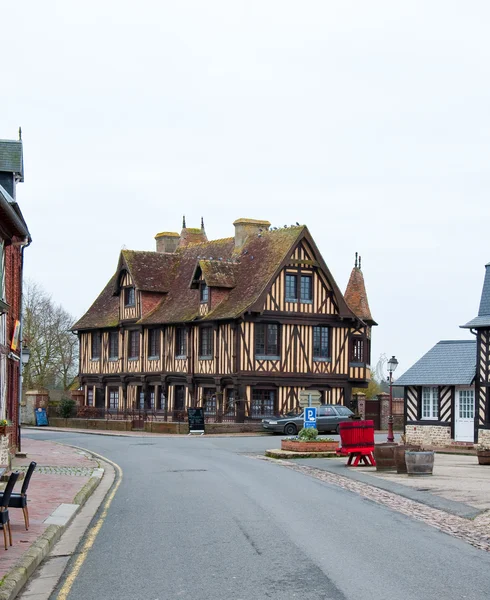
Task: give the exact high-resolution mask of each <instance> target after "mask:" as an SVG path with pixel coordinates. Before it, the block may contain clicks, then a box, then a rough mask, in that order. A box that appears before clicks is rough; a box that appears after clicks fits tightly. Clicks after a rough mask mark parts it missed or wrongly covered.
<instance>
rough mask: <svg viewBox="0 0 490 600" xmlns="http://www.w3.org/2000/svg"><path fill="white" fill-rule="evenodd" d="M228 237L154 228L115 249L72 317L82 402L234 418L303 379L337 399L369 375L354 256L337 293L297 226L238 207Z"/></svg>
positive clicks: (281, 406) (261, 408) (280, 398)
mask: <svg viewBox="0 0 490 600" xmlns="http://www.w3.org/2000/svg"><path fill="white" fill-rule="evenodd" d="M234 226H235V235H234V237H230V238H225V239H218V240H213V241H209V240H208V239H207V236H206V232H205V230H204V224H203V223H202V222H201V228H198V229H191V228H187V227H186V226H185V220H184V227H183V229H182V231H181V233H180V234H178V233H172V232H164V233H160V234H158V235H157V236H156V251H153V252H149V251H133V250H122V251H121V253H120V256H119V261H118V264H117V268H116V272H115V273H114V275H113V276H112V278H111V279H110V281H109V283H108V284H107V285H106V287H105V288H104V290H103V291H102V293H101V294H100V296H99V297H98V298H97V299H96V301H95V302H94V303H93V305H92V306H91V307H90V309H89V310H88V312H87V313H86V314H85V315H84V316H83V317H82V318H81V319H80V320H79V321H78V323H76V324H75V325H74V327H73V329H74V330H75V331H76V332H77V333H78V336H79V339H80V381H81V383H82V385H83V389H84V390H85V403H86V404H87V405H89V406H93V407H96V408H99V409H103V410H108V411H111V410H113V411H116V410H118V411H121V410H126V409H139V408H141V409H145V410H151V411H155V413H157V414H158V413H165V414H174V415H175V412H177V413H178V412H180V411H183V410H184V409H185V408H186V407H189V406H204V407H205V409H206V412H207V413H208V414H210V415H211V414H217V415H220V416H221V417H227V416H228V417H230V415H231V416H232V418H233V419H236V420H238V421H240V420H244V419H259V418H262V417H264V416H267V415H270V414H273V413H278V412H284V411H289V410H293V409H295V408H297V407H298V405H299V403H300V394H301V392H302V391H303V390H315V391H319V392H320V397H321V400H322V402H323V403H341V404H343V403H347V402H348V401H349V400H350V396H351V389H352V388H353V387H365V386H367V383H368V381H369V379H370V369H369V362H370V339H371V328H372V326H373V325H375V324H376V323H375V322H374V321H373V319H372V316H371V313H370V310H369V304H368V301H367V295H366V290H365V286H364V279H363V275H362V272H361V269H360V264H358V263H357V259H356V265H355V267H354V269H353V272H352V274H351V279H350V281H349V284H348V287H347V290H346V294H345V297H344V295H342V293H341V291H340V290H339V288H338V286H337V284H336V283H335V280H334V278H333V276H332V274H331V273H330V270H329V269H328V267H327V265H326V263H325V261H324V260H323V258H322V256H321V254H320V252H319V250H318V248H317V246H316V244H315V242H314V240H313V239H312V236H311V235H310V233H309V231H308V229H307V228H306V227H305V226H292V227H285V228H281V229H276V228H274V229H271V228H270V223H269V222H267V221H260V220H251V219H238V220H237V221H235V223H234Z"/></svg>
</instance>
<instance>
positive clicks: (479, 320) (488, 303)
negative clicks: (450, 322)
mask: <svg viewBox="0 0 490 600" xmlns="http://www.w3.org/2000/svg"><path fill="white" fill-rule="evenodd" d="M462 327H463V328H464V329H471V328H477V327H490V263H488V264H486V265H485V280H484V282H483V290H482V293H481V298H480V309H479V311H478V316H477V317H475V318H474V319H472V320H471V321H469V322H468V323H466V325H462Z"/></svg>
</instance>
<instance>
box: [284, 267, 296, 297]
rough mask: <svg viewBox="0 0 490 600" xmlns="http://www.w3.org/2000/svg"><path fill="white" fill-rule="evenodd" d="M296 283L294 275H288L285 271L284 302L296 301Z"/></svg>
mask: <svg viewBox="0 0 490 600" xmlns="http://www.w3.org/2000/svg"><path fill="white" fill-rule="evenodd" d="M296 283H297V279H296V275H288V274H287V273H286V302H297V301H298V290H297V285H296Z"/></svg>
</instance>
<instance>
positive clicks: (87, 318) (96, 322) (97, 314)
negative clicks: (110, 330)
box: [72, 273, 119, 331]
mask: <svg viewBox="0 0 490 600" xmlns="http://www.w3.org/2000/svg"><path fill="white" fill-rule="evenodd" d="M117 275H118V274H117V273H115V274H114V275H113V276H112V278H111V279H110V280H109V283H108V284H107V285H106V286H105V288H104V289H103V290H102V292H101V294H100V295H99V297H98V298H97V300H96V301H95V302H94V303H93V304H92V306H91V307H90V308H89V309H88V311H87V312H86V313H85V314H84V315H83V317H82V318H81V319H80V320H79V321H77V322H76V323H75V325H73V327H72V330H73V331H77V330H78V329H96V328H99V327H116V326H117V325H118V323H119V297H118V296H114V286H115V285H116V281H117Z"/></svg>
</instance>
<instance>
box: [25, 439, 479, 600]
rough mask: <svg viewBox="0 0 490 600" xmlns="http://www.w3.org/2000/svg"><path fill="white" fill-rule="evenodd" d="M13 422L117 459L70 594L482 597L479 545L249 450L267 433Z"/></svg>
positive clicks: (244, 598)
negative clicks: (180, 432)
mask: <svg viewBox="0 0 490 600" xmlns="http://www.w3.org/2000/svg"><path fill="white" fill-rule="evenodd" d="M24 435H26V436H35V437H36V438H37V439H50V440H56V441H61V442H65V443H70V444H74V445H77V446H81V447H84V448H87V449H90V450H94V451H95V452H98V453H100V454H102V455H104V456H107V457H108V458H110V459H111V460H113V461H115V462H116V463H118V464H119V465H120V467H121V468H122V469H123V472H124V476H123V480H122V484H121V486H120V488H119V490H118V492H117V494H116V496H115V498H114V501H113V503H112V505H111V508H110V510H109V514H108V516H107V519H106V521H105V522H104V525H103V526H102V528H101V530H100V533H99V535H98V537H97V539H96V541H95V544H94V546H93V548H92V550H91V552H90V553H89V555H88V557H87V560H86V561H85V563H84V564H83V566H82V568H81V571H80V573H79V575H78V577H77V579H76V580H75V583H74V585H73V588H72V590H71V592H70V595H69V596H68V598H69V600H91V599H106V600H112V599H114V600H115V599H118V600H164V599H165V600H167V599H169V600H173V599H179V598H193V599H196V600H250V599H254V600H262V599H264V600H265V599H281V600H289V599H296V598H297V599H300V598H301V599H304V600H310V599H315V600H322V599H332V600H344V599H347V600H360V599H362V600H371V599H373V600H374V599H376V600H425V599H430V600H433V599H434V598H437V599H439V598H442V599H444V600H456V599H458V600H461V599H463V598H464V599H469V600H472V599H475V600H476V599H481V598H485V597H487V596H488V593H489V592H488V590H489V589H490V555H489V554H488V553H486V552H483V551H480V550H477V549H475V548H473V547H472V546H470V545H468V544H466V543H464V542H461V541H459V540H457V539H455V538H453V537H450V536H448V535H445V534H443V533H440V532H438V531H437V530H435V529H433V528H431V527H429V526H427V525H424V524H422V523H419V522H416V521H414V520H412V519H410V518H408V517H405V516H403V515H401V514H399V513H396V512H394V511H391V510H389V509H388V508H386V507H383V506H380V505H377V504H375V503H372V502H369V501H367V500H363V499H362V498H360V497H359V496H357V495H356V494H353V493H351V492H347V491H344V490H342V489H340V488H337V487H335V486H330V485H328V484H325V483H322V482H320V481H318V480H317V479H313V478H310V477H308V476H306V475H303V474H300V473H296V472H294V471H291V470H289V469H286V468H284V467H281V466H280V465H277V464H274V463H271V462H267V461H262V460H258V459H256V458H253V456H252V457H251V456H250V455H253V453H255V452H262V451H263V450H264V449H265V448H266V447H270V446H271V439H270V438H254V437H234V438H233V437H232V438H204V437H202V438H201V437H199V438H197V437H194V438H187V437H186V438H163V437H161V438H150V437H139V438H136V437H132V438H123V437H107V436H106V437H103V436H96V435H81V434H74V433H73V434H71V433H51V432H37V431H36V432H32V433H31V432H29V433H25V434H24ZM274 445H277V444H274ZM55 597H56V596H53V598H55Z"/></svg>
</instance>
